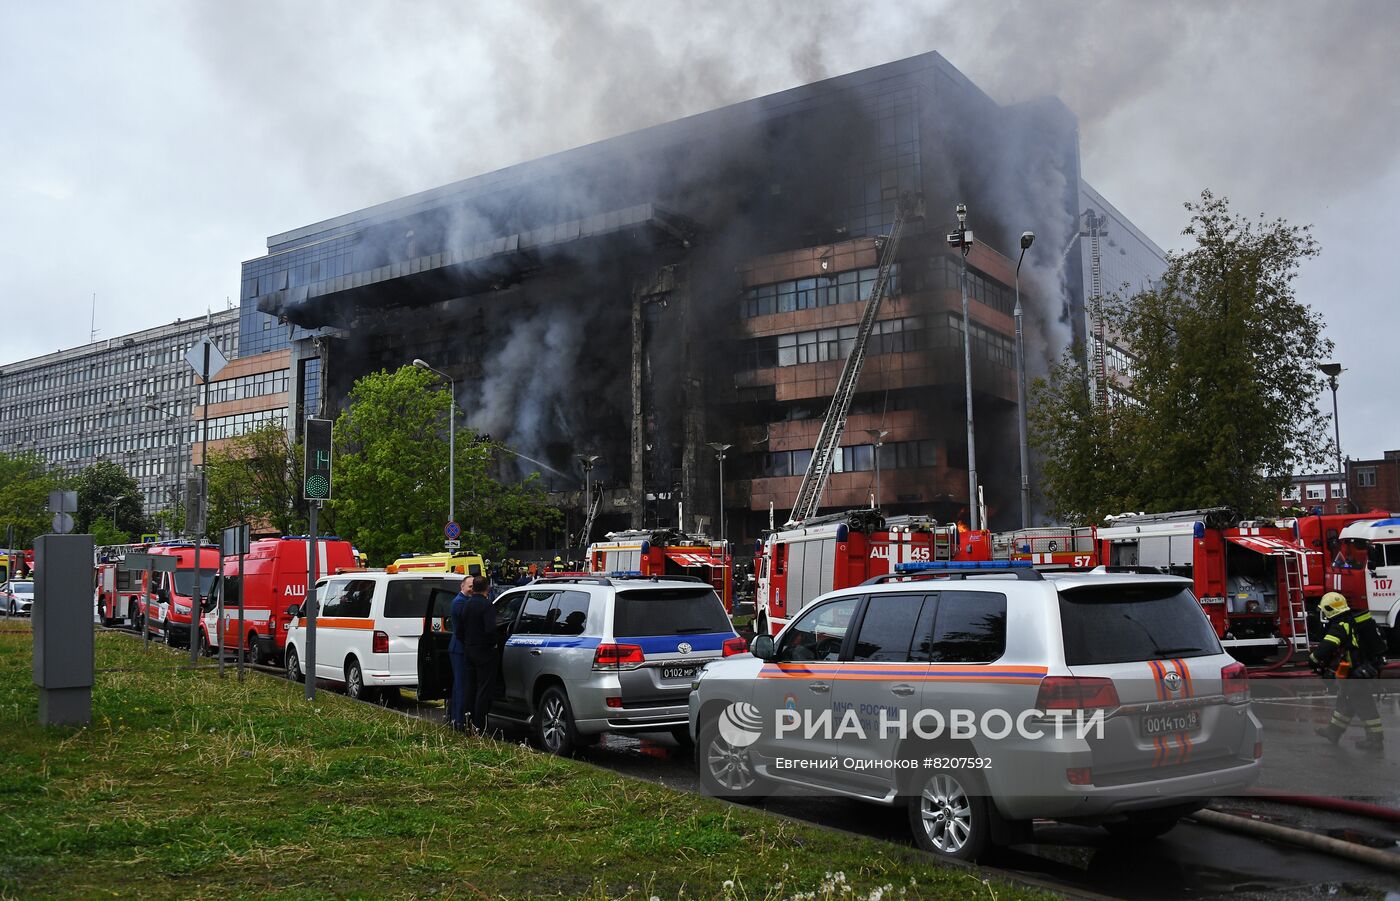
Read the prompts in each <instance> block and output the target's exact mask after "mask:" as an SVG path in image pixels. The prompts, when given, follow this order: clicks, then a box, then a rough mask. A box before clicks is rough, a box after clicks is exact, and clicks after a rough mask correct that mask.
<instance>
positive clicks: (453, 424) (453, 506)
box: [413, 360, 457, 522]
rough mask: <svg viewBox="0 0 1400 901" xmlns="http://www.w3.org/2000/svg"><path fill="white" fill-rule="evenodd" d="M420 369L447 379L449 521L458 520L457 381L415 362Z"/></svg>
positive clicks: (438, 370)
mask: <svg viewBox="0 0 1400 901" xmlns="http://www.w3.org/2000/svg"><path fill="white" fill-rule="evenodd" d="M413 365H414V366H417V367H418V368H419V369H426V370H428V371H429V372H431V373H433V374H435V375H438V376H440V377H442V378H445V379H447V385H448V391H449V396H450V397H451V398H452V405H451V407H450V408H449V410H448V412H447V521H448V522H453V521H454V520H456V518H457V380H456V379H454V378H453V377H452V376H450V375H448V374H447V373H445V372H443V371H442V370H440V369H434V368H433V367H431V366H429V365H428V364H427V363H425V362H424V361H422V360H414V361H413Z"/></svg>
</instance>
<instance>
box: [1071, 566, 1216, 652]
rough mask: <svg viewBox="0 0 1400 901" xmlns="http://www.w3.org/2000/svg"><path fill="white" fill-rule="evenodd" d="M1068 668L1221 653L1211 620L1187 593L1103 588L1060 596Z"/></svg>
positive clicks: (1148, 587) (1172, 588)
mask: <svg viewBox="0 0 1400 901" xmlns="http://www.w3.org/2000/svg"><path fill="white" fill-rule="evenodd" d="M1060 627H1061V629H1062V630H1063V632H1064V638H1065V663H1066V664H1067V665H1068V666H1094V665H1098V664H1104V663H1128V662H1132V661H1138V660H1163V659H1166V658H1168V657H1205V656H1209V655H1211V654H1219V653H1221V648H1220V642H1219V641H1218V640H1217V639H1216V637H1215V630H1214V629H1213V628H1211V625H1210V620H1208V619H1206V615H1205V612H1204V611H1203V610H1201V605H1200V602H1198V601H1197V600H1196V596H1195V595H1193V594H1192V593H1191V590H1190V589H1189V588H1186V587H1184V586H1182V585H1172V584H1161V583H1158V584H1151V583H1142V584H1133V585H1123V584H1120V585H1104V586H1094V587H1090V588H1075V589H1070V590H1067V591H1064V592H1062V593H1061V594H1060Z"/></svg>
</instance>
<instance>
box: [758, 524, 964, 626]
mask: <svg viewBox="0 0 1400 901" xmlns="http://www.w3.org/2000/svg"><path fill="white" fill-rule="evenodd" d="M991 548H992V541H991V535H990V534H989V533H988V532H986V531H985V530H977V531H972V530H969V529H967V528H966V527H964V526H962V525H961V524H959V523H939V522H936V521H934V520H932V519H929V518H927V517H920V516H890V517H886V516H884V515H882V514H881V513H880V512H879V511H878V510H849V511H846V512H844V513H833V514H831V515H829V516H820V517H814V518H811V519H808V520H806V521H805V522H803V523H802V524H801V525H798V526H794V527H791V528H784V529H781V530H779V531H776V532H772V533H770V534H769V535H767V536H766V537H764V538H762V539H760V540H759V542H758V546H757V547H756V549H755V559H754V567H755V575H756V577H757V581H758V594H757V597H756V598H755V601H754V609H755V610H756V611H757V614H756V616H757V618H756V620H755V623H754V632H755V634H763V633H764V632H767V633H768V634H770V635H776V634H777V633H778V630H779V629H781V628H782V627H783V626H785V625H787V622H788V620H789V619H791V618H792V617H793V616H794V615H796V614H797V612H798V611H800V610H801V609H802V608H803V607H805V606H806V605H807V604H808V602H810V601H811V600H812V599H813V598H816V597H818V596H820V595H822V594H825V593H826V592H828V591H835V590H836V589H838V588H849V587H851V586H852V585H859V584H860V583H862V582H864V581H865V580H866V579H869V578H871V577H872V576H880V575H885V574H887V573H892V572H894V571H895V567H896V566H898V565H899V564H901V563H929V562H951V561H955V560H990V559H991V557H992V554H991Z"/></svg>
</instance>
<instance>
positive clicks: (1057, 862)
mask: <svg viewBox="0 0 1400 901" xmlns="http://www.w3.org/2000/svg"><path fill="white" fill-rule="evenodd" d="M322 684H323V686H328V683H322ZM1396 687H1397V689H1400V685H1397V686H1396ZM327 690H330V689H329V687H327ZM1270 694H1286V695H1287V696H1282V697H1257V696H1256V699H1255V703H1254V709H1255V712H1256V713H1257V715H1258V716H1259V718H1260V719H1261V721H1263V723H1264V726H1265V732H1266V743H1265V749H1266V750H1265V755H1264V762H1265V769H1264V775H1263V777H1262V779H1261V782H1260V785H1261V786H1262V787H1270V788H1277V789H1283V790H1288V791H1295V792H1299V793H1308V794H1331V795H1334V796H1337V797H1363V798H1365V799H1367V800H1372V801H1375V802H1378V803H1383V804H1386V805H1387V806H1391V807H1400V692H1397V693H1394V694H1389V695H1386V696H1383V698H1382V703H1381V709H1382V716H1383V718H1384V719H1385V721H1386V723H1387V736H1388V741H1389V745H1390V747H1389V748H1388V750H1387V752H1386V754H1385V755H1384V756H1376V755H1374V754H1367V753H1365V752H1362V751H1359V750H1356V749H1353V748H1351V747H1349V742H1344V743H1343V744H1342V745H1341V746H1339V747H1335V748H1334V747H1332V746H1330V745H1327V744H1326V743H1324V742H1322V741H1321V740H1320V739H1319V738H1317V736H1315V735H1314V734H1313V732H1312V730H1313V728H1314V727H1315V726H1316V725H1320V724H1323V723H1325V722H1326V721H1327V718H1328V716H1329V714H1330V711H1331V708H1332V703H1333V702H1332V698H1330V697H1327V696H1325V695H1321V694H1317V695H1313V696H1308V695H1307V693H1306V692H1303V696H1299V693H1298V691H1297V690H1292V689H1290V690H1289V691H1287V692H1272V691H1270V690H1269V689H1268V687H1267V686H1264V685H1260V686H1258V689H1257V690H1256V695H1270ZM394 707H395V708H396V709H398V710H399V711H400V712H402V713H404V714H407V715H411V716H419V717H423V718H426V719H434V720H441V719H442V716H443V710H442V708H441V706H439V705H436V704H420V703H419V702H417V701H416V700H413V699H411V698H405V699H403V700H400V701H398V702H396V703H395V704H394ZM504 737H505V738H506V739H507V740H516V741H520V740H525V739H526V738H527V736H526V734H525V732H524V731H523V730H521V729H520V728H518V727H510V728H507V729H506V730H505V731H504ZM1349 738H1350V736H1349ZM578 756H579V758H580V759H581V760H584V761H587V762H589V763H592V764H594V765H597V766H600V767H603V768H605V769H608V770H612V771H614V772H618V773H622V774H624V775H627V776H630V777H633V778H637V779H644V780H647V781H650V782H656V783H659V784H662V785H666V786H668V787H670V788H674V789H677V790H679V791H689V792H696V793H698V792H699V791H700V786H699V780H698V778H697V776H696V774H695V766H694V762H693V760H692V755H691V752H690V751H689V750H688V749H683V748H681V747H680V746H678V745H677V744H676V742H675V741H674V740H673V739H671V737H670V736H669V735H663V734H656V735H642V736H620V735H608V736H604V738H603V739H602V741H601V742H600V743H599V744H598V745H597V746H595V747H592V748H588V749H585V750H583V751H581V752H580V753H579V755H578ZM1358 786H1364V787H1365V790H1362V791H1357V790H1356V789H1357V787H1358ZM759 806H760V807H761V808H762V809H765V810H768V811H770V812H772V813H775V814H778V815H782V816H787V817H792V818H794V819H798V820H804V821H807V822H811V823H815V824H818V825H822V826H827V827H832V828H837V829H842V830H846V831H849V832H852V833H856V834H860V835H865V836H869V837H872V838H877V839H882V840H885V841H890V842H894V843H897V844H901V845H910V844H911V841H910V838H909V832H908V826H907V821H906V818H905V814H904V811H903V809H902V808H885V807H879V806H876V805H872V804H866V803H862V802H859V801H854V800H849V799H844V798H830V797H819V796H804V795H800V794H798V793H797V792H796V791H794V790H789V789H782V790H780V793H779V794H777V795H775V796H773V797H770V798H768V799H767V800H765V801H764V802H763V803H762V804H761V805H759ZM1214 806H1216V807H1217V808H1218V809H1221V810H1224V811H1226V812H1229V813H1239V814H1246V815H1255V816H1259V817H1261V818H1263V819H1265V820H1268V821H1270V822H1276V823H1278V824H1280V825H1285V826H1292V827H1295V828H1300V829H1306V830H1311V831H1315V832H1323V833H1325V832H1327V831H1328V830H1349V831H1350V832H1351V834H1352V836H1353V837H1354V836H1356V835H1357V834H1358V833H1360V834H1362V835H1364V836H1365V837H1367V838H1369V839H1371V840H1372V841H1373V843H1375V844H1377V845H1383V844H1384V843H1386V842H1390V843H1391V844H1390V847H1396V845H1397V844H1400V828H1396V826H1395V825H1394V824H1384V823H1378V822H1375V821H1371V820H1362V819H1359V818H1357V817H1354V816H1348V815H1339V814H1332V813H1326V812H1319V811H1312V810H1305V809H1302V808H1296V807H1288V806H1284V805H1279V804H1274V803H1270V802H1261V801H1258V800H1254V799H1247V798H1222V799H1218V800H1217V802H1216V803H1215V805H1214ZM1334 834H1338V835H1340V832H1339V831H1338V832H1334ZM1397 851H1398V853H1400V849H1397ZM987 863H988V864H989V865H991V866H993V867H996V868H998V869H1001V870H1004V871H1006V872H1008V873H1010V874H1015V875H1022V876H1027V877H1030V878H1032V879H1034V880H1036V881H1043V882H1045V883H1050V884H1053V885H1054V886H1057V887H1060V888H1062V889H1063V890H1065V891H1067V892H1070V893H1075V892H1086V893H1095V894H1103V895H1113V896H1120V897H1128V898H1208V897H1219V896H1224V895H1230V896H1232V897H1234V898H1244V899H1249V898H1259V899H1263V898H1271V899H1274V898H1297V899H1314V898H1338V897H1341V898H1346V897H1363V898H1365V897H1370V898H1387V899H1396V901H1400V876H1397V875H1395V874H1387V873H1383V872H1380V871H1378V870H1376V869H1373V868H1371V867H1367V866H1364V865H1361V864H1357V863H1352V862H1349V861H1345V860H1340V859H1338V858H1335V857H1331V856H1329V855H1325V854H1320V853H1316V852H1311V851H1307V850H1303V849H1300V848H1296V847H1294V846H1291V845H1282V844H1275V843H1272V842H1268V841H1261V840H1259V839H1255V838H1250V837H1246V836H1241V835H1237V834H1234V833H1229V832H1224V831H1221V830H1218V829H1215V828H1213V827H1209V826H1204V825H1200V824H1196V823H1193V822H1184V823H1182V824H1181V825H1179V826H1178V827H1177V828H1176V829H1174V830H1172V831H1171V832H1170V833H1168V834H1167V835H1166V836H1164V837H1162V838H1160V839H1158V840H1156V841H1155V842H1148V843H1145V844H1141V845H1138V846H1135V847H1133V849H1132V850H1131V852H1125V850H1124V846H1122V845H1114V844H1112V843H1110V842H1109V840H1108V836H1107V833H1105V832H1104V831H1103V830H1102V829H1097V828H1090V827H1084V826H1074V825H1069V824H1062V823H1055V822H1049V821H1045V822H1038V823H1037V824H1036V826H1035V832H1034V842H1033V843H1031V844H1026V845H1018V846H1015V847H1013V848H1010V849H1004V850H1002V851H1001V852H1000V853H999V854H998V856H997V857H996V858H995V859H992V860H989V861H987Z"/></svg>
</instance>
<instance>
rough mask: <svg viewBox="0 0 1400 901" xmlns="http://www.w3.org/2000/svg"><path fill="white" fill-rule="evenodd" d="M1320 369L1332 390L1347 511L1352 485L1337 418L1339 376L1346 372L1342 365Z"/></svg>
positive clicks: (1325, 366)
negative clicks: (1348, 476) (1344, 461)
mask: <svg viewBox="0 0 1400 901" xmlns="http://www.w3.org/2000/svg"><path fill="white" fill-rule="evenodd" d="M1317 368H1318V369H1321V370H1322V374H1323V375H1325V376H1327V384H1328V385H1329V386H1330V387H1331V388H1332V430H1333V431H1332V434H1333V437H1334V440H1335V441H1336V444H1337V474H1338V475H1339V476H1340V477H1341V479H1342V485H1343V486H1345V487H1344V488H1343V489H1342V490H1343V491H1345V492H1346V495H1347V497H1346V503H1347V509H1348V510H1349V509H1351V485H1350V484H1349V483H1348V481H1347V471H1346V469H1345V468H1344V464H1343V463H1342V424H1341V420H1339V419H1338V418H1337V376H1339V375H1341V374H1342V373H1343V372H1346V370H1345V369H1343V368H1342V364H1341V363H1319V364H1318V366H1317Z"/></svg>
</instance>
